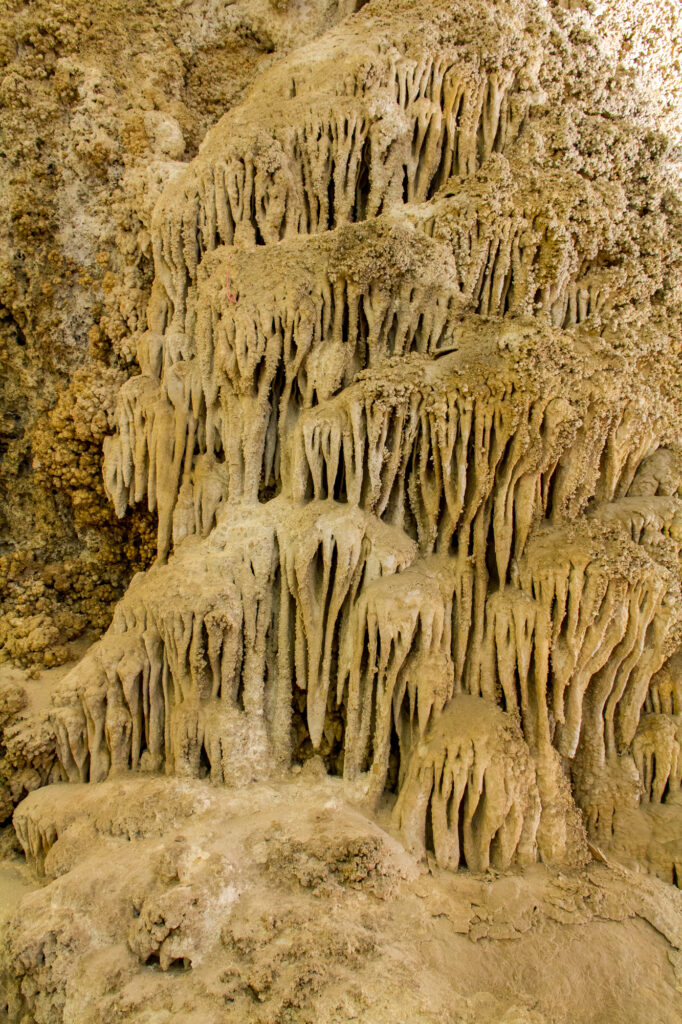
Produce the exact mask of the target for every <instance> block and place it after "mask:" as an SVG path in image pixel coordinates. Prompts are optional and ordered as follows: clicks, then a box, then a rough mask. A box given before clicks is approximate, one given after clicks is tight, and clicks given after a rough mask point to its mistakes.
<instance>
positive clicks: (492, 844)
mask: <svg viewBox="0 0 682 1024" xmlns="http://www.w3.org/2000/svg"><path fill="white" fill-rule="evenodd" d="M539 812H540V801H539V798H538V792H537V786H536V782H535V769H534V767H533V762H532V759H531V756H530V751H529V750H528V748H527V746H526V744H525V742H524V740H523V737H522V736H521V733H520V731H519V728H518V726H517V725H516V723H515V721H514V719H513V717H512V716H511V715H508V714H506V713H505V712H503V711H500V709H499V708H496V707H495V706H494V704H490V703H488V702H487V701H482V700H480V699H477V698H475V697H456V698H455V699H454V700H453V701H452V703H451V704H450V705H449V706H448V707H447V710H446V711H445V712H444V713H443V715H442V716H441V717H440V718H439V719H438V720H437V722H436V723H435V725H434V726H433V727H432V729H431V730H430V731H429V732H428V733H427V735H426V737H425V738H424V739H423V740H421V741H419V742H418V743H417V744H416V745H415V748H414V750H413V752H412V754H411V756H410V759H409V763H408V766H407V771H406V774H405V781H404V783H403V786H402V788H401V791H400V795H399V797H398V801H397V803H396V806H395V809H394V812H393V816H394V821H395V823H396V825H397V827H398V828H400V830H401V831H402V833H403V836H404V838H405V842H406V844H407V846H408V848H409V849H411V850H412V851H413V852H415V853H416V854H418V855H419V854H422V855H424V853H425V852H426V847H425V836H426V834H427V831H429V832H430V833H431V835H432V837H433V851H434V854H435V858H436V863H437V864H438V866H439V867H441V868H451V869H454V870H456V869H457V868H458V867H460V866H466V867H468V868H469V869H470V870H472V871H487V870H488V869H489V868H491V867H492V868H495V869H497V870H500V871H506V870H507V869H508V868H509V867H510V865H511V864H512V863H513V862H518V863H521V864H523V863H527V862H528V861H532V860H534V859H535V835H536V831H537V827H538V819H539Z"/></svg>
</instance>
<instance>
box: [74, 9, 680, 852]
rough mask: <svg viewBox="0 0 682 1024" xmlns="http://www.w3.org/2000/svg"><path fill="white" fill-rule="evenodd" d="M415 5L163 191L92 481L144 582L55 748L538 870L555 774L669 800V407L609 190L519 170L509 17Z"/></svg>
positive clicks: (561, 784)
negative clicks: (135, 540)
mask: <svg viewBox="0 0 682 1024" xmlns="http://www.w3.org/2000/svg"><path fill="white" fill-rule="evenodd" d="M483 7H485V5H482V8H483ZM444 10H445V8H444V6H443V7H442V8H441V5H439V4H435V5H433V11H432V12H431V13H430V14H429V17H430V18H431V20H430V21H429V20H428V18H427V19H426V23H425V24H426V27H424V25H423V24H422V21H423V19H421V15H422V14H423V11H420V12H419V13H420V19H421V20H420V24H419V32H417V31H416V28H417V25H416V23H413V22H411V21H410V18H414V17H416V15H415V14H414V12H413V13H412V14H410V9H409V5H408V7H407V8H406V9H405V10H403V9H402V7H401V11H400V17H401V19H402V20H401V21H400V26H401V28H400V31H398V29H397V28H396V25H397V22H396V23H395V24H394V22H393V21H392V20H391V19H390V18H389V19H386V18H379V17H377V18H374V16H373V15H372V13H371V12H372V5H371V4H370V5H369V6H368V7H367V8H364V9H363V11H362V12H361V13H360V14H358V15H356V16H355V17H354V18H352V19H350V20H349V21H347V22H345V23H344V24H342V25H341V26H340V27H339V28H337V29H336V30H334V31H333V32H332V33H331V34H330V35H329V36H328V37H327V41H326V43H325V46H324V47H323V48H322V50H321V51H320V52H317V51H315V53H312V52H310V51H307V50H303V51H301V52H299V53H298V54H296V55H294V56H293V57H292V58H290V59H289V60H288V61H285V62H283V63H282V64H281V65H279V66H278V67H277V68H275V69H273V70H272V71H270V72H268V73H267V74H266V75H264V76H262V77H261V79H260V82H259V85H258V87H257V88H255V89H254V91H253V92H252V94H251V95H250V97H248V98H247V99H246V101H245V102H244V103H243V104H242V105H241V106H240V107H238V108H236V109H235V110H233V111H231V112H230V113H229V114H228V115H226V116H225V118H223V120H222V121H221V122H219V124H218V125H217V126H216V127H215V128H214V129H213V130H212V131H211V132H210V133H209V135H208V137H207V139H206V141H205V143H204V145H203V146H202V148H201V151H200V153H199V155H198V156H197V158H196V159H195V160H194V161H193V162H192V164H190V165H189V167H188V169H187V171H186V173H185V174H184V175H182V176H181V177H180V178H179V179H178V180H177V181H176V182H175V183H173V184H172V185H171V186H170V187H169V188H168V189H167V190H166V192H165V193H164V195H163V197H162V200H161V202H160V204H159V206H158V208H157V210H156V213H155V218H154V237H153V242H154V254H155V270H156V279H155V284H154V289H153V295H152V301H151V304H150V309H149V317H148V319H149V330H148V331H147V332H146V333H145V334H143V335H142V336H141V337H140V338H139V341H138V359H139V364H140V368H141V373H140V375H139V376H137V377H134V378H133V379H131V380H129V381H128V382H127V383H126V384H125V385H124V387H123V388H122V389H121V392H120V396H119V401H118V406H117V411H116V429H115V432H114V433H113V435H112V436H111V437H110V438H108V439H107V442H106V448H105V463H104V477H105V483H106V488H107V491H108V493H109V495H110V497H111V499H112V501H113V502H114V504H115V507H116V509H117V511H118V513H119V514H120V515H122V514H123V513H124V512H125V509H126V508H127V507H128V506H129V505H131V504H133V503H136V502H141V501H145V502H146V503H147V504H148V506H149V508H150V509H151V510H156V512H157V513H158V524H159V526H158V564H157V565H156V566H155V567H154V568H153V569H151V570H150V571H149V572H148V573H146V574H145V575H144V576H142V577H137V578H136V579H135V580H134V581H133V583H132V585H131V587H130V589H129V592H128V593H127V594H126V596H125V597H124V599H123V600H122V601H121V603H120V605H119V607H118V609H117V611H116V614H115V618H114V622H113V624H112V626H111V628H110V630H109V632H108V633H107V635H106V636H105V637H104V638H103V639H102V640H101V641H100V642H99V643H98V644H97V645H95V647H94V648H93V649H92V650H91V652H90V653H89V654H88V656H87V657H86V659H85V660H84V661H83V662H82V663H81V664H80V665H79V666H78V667H77V669H76V670H75V671H74V672H73V673H72V674H71V676H70V677H69V678H68V679H67V680H66V682H65V684H64V687H63V689H62V692H61V693H60V695H59V697H58V699H57V705H56V707H55V710H54V720H55V726H56V730H57V736H58V748H59V758H60V762H61V765H62V767H63V771H64V773H65V775H66V776H67V777H68V778H69V779H73V780H88V779H90V780H93V781H99V780H102V779H104V778H105V777H106V776H107V775H108V774H110V773H111V772H116V771H121V770H127V769H143V770H158V769H164V770H166V771H168V772H178V773H185V774H190V775H194V776H196V775H201V774H207V773H210V776H211V778H212V779H213V780H215V781H220V782H228V783H234V784H236V783H241V782H245V781H249V780H250V779H254V778H263V777H268V776H270V775H273V774H276V773H277V772H281V771H284V770H286V769H288V768H289V766H290V765H291V763H292V759H293V760H296V759H300V758H301V757H303V756H307V755H308V754H310V753H312V752H314V751H319V752H320V753H321V754H322V755H323V757H324V758H325V760H326V763H327V766H328V768H329V769H330V770H333V771H338V772H342V773H343V775H344V777H345V778H346V779H347V781H348V785H349V788H350V789H351V791H353V792H363V793H364V794H365V795H367V796H369V797H371V798H372V799H373V800H375V801H378V800H380V799H381V798H382V795H383V794H385V793H387V792H389V793H391V794H393V793H397V803H396V807H395V810H394V821H395V822H396V825H397V827H399V828H401V829H402V830H403V832H404V834H405V836H406V841H407V842H408V844H409V845H410V846H411V847H412V848H413V849H415V850H417V851H423V850H424V848H425V844H426V843H427V838H428V842H429V843H430V844H431V845H432V847H433V850H434V853H435V856H436V859H437V861H438V863H439V864H441V865H443V866H447V867H453V868H456V867H457V866H458V865H459V864H467V865H468V866H469V867H471V868H473V869H476V870H484V869H486V868H487V867H488V866H489V865H491V864H492V865H494V866H498V867H501V868H506V867H508V866H509V864H510V863H512V861H514V860H515V859H517V860H528V859H532V858H534V857H536V856H538V855H540V856H542V857H545V858H547V859H553V858H561V857H562V856H565V855H566V850H567V848H568V845H569V837H568V834H567V833H568V825H567V820H568V817H567V816H570V814H571V813H573V812H574V811H575V808H574V807H573V804H572V799H573V798H572V796H571V791H570V784H571V783H572V784H573V786H574V795H575V797H576V799H577V800H578V801H579V803H580V805H581V806H582V807H583V808H584V809H585V810H586V813H587V814H588V819H589V817H590V815H591V814H592V815H593V816H594V815H596V816H598V814H599V808H597V810H596V811H595V800H596V801H597V804H599V800H600V799H601V798H599V797H597V796H595V794H598V793H601V792H605V793H606V792H607V790H608V792H609V793H611V792H612V791H613V787H611V788H610V789H609V787H608V786H602V788H601V789H600V788H599V786H596V785H594V784H593V781H594V779H595V778H597V777H598V778H600V779H604V778H607V777H608V778H611V776H612V775H613V773H614V772H615V773H616V775H617V772H618V771H620V769H621V768H622V766H623V765H624V764H626V763H627V765H628V766H630V768H631V769H632V772H631V775H632V777H633V778H635V777H636V779H637V780H638V782H637V783H636V785H638V786H639V787H640V790H639V796H638V799H641V800H644V801H652V802H658V803H661V802H665V800H666V798H667V795H668V794H669V793H671V792H673V790H674V791H678V790H679V788H680V779H681V773H682V768H681V766H680V742H681V741H680V739H679V727H678V723H677V718H676V716H677V715H679V713H680V707H681V706H682V705H681V702H680V696H679V692H678V690H679V686H678V679H679V674H676V672H675V665H676V662H675V659H674V652H675V650H676V648H677V646H678V644H679V639H680V626H681V625H682V616H681V613H680V609H681V608H682V604H681V603H680V594H679V589H680V548H681V546H682V502H681V501H680V483H681V482H682V463H681V462H680V458H679V455H678V451H677V448H676V444H675V434H674V429H672V428H671V425H672V424H674V423H675V422H676V418H679V413H680V410H679V408H678V405H679V399H678V398H677V397H676V391H675V388H674V387H670V386H667V385H666V384H664V382H663V376H664V371H663V370H661V372H659V373H658V374H657V373H656V372H654V371H653V370H652V368H651V366H650V365H649V366H648V368H647V369H648V372H647V373H646V374H642V373H640V372H639V371H638V363H637V359H636V358H635V357H634V356H633V354H632V351H631V349H630V348H628V346H627V345H625V344H624V343H623V344H621V343H620V342H619V339H618V338H617V337H615V338H614V336H613V332H611V333H609V331H608V330H606V328H605V325H606V324H608V322H609V317H610V316H611V315H614V316H615V313H614V310H616V309H620V308H621V307H623V306H624V305H627V303H625V302H624V300H623V293H624V291H625V292H627V288H628V287H629V285H628V281H629V279H630V278H629V275H630V274H631V271H630V270H629V269H628V268H627V267H624V266H622V265H616V264H615V263H613V261H609V260H608V259H607V258H606V257H605V255H604V252H605V251H606V249H607V248H608V245H609V244H610V243H611V242H612V237H611V236H612V234H613V231H614V228H613V224H614V218H615V219H616V220H617V218H618V216H620V215H621V214H622V209H621V210H620V212H619V208H618V202H617V201H616V200H617V199H618V196H620V199H619V200H618V201H619V202H620V203H621V206H622V205H623V203H624V200H623V198H622V195H621V194H620V193H619V192H618V191H617V190H616V189H615V188H613V189H611V191H610V192H609V189H608V182H606V183H603V182H602V183H597V182H594V181H591V180H590V179H589V178H587V177H585V176H580V175H578V174H577V173H575V172H574V171H573V170H572V169H571V168H570V167H568V166H567V167H566V168H565V169H562V168H561V167H556V166H555V167H554V168H553V169H552V170H551V171H550V170H548V171H547V174H546V175H545V176H544V177H543V176H542V175H541V174H540V173H539V172H537V173H536V171H535V170H529V163H528V147H529V146H531V144H532V145H535V144H536V143H537V137H538V131H539V129H538V131H536V134H535V135H533V134H532V131H531V127H532V124H533V116H534V111H535V110H536V108H537V109H540V108H541V106H542V103H543V99H544V97H543V90H542V85H541V78H542V76H541V66H542V45H541V39H542V36H541V35H538V34H537V24H536V25H535V28H534V29H532V30H531V27H530V25H531V22H530V21H529V22H528V23H527V24H523V23H520V24H519V25H518V26H517V32H516V35H515V37H514V39H513V41H512V42H510V37H509V36H508V35H504V34H500V33H498V35H497V36H496V37H495V38H496V40H497V41H496V43H495V45H497V46H498V48H499V52H495V53H494V54H492V55H490V54H488V56H487V57H486V59H483V58H482V57H481V56H480V54H479V55H478V56H477V55H476V48H475V46H474V47H472V46H471V45H468V44H466V45H465V44H463V43H461V41H459V42H458V41H457V39H456V38H454V37H452V36H449V35H448V34H447V33H444V32H443V31H442V23H443V18H444V17H445V14H444ZM358 19H365V20H364V21H363V22H362V31H361V32H358V31H357V30H356V27H354V26H357V24H358ZM439 26H440V28H439ZM533 130H535V129H533ZM528 133H530V134H528ZM533 140H535V141H533ZM524 147H525V148H524ZM614 197H616V198H614ZM586 211H589V213H588V214H586ZM619 315H620V316H621V319H623V318H626V316H627V315H629V314H627V311H626V313H623V312H622V311H621V313H619ZM668 372H669V373H670V374H672V373H673V372H677V371H676V370H675V368H673V367H670V368H669V370H668ZM677 394H679V390H678V392H677ZM671 657H672V661H669V660H668V659H670V658H671ZM301 733H302V734H303V736H304V742H303V743H301V740H300V736H301ZM609 773H611V774H609ZM632 773H634V775H633V774H632ZM614 777H615V776H614ZM589 780H592V782H590V781H589ZM616 789H617V786H616ZM609 799H611V797H608V798H607V797H605V798H604V801H605V803H604V808H603V813H607V805H608V801H609ZM599 806H601V805H599ZM595 820H596V819H595Z"/></svg>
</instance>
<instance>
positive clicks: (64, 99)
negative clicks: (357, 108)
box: [0, 0, 348, 666]
mask: <svg viewBox="0 0 682 1024" xmlns="http://www.w3.org/2000/svg"><path fill="white" fill-rule="evenodd" d="M347 9H348V3H347V0H341V6H339V3H337V2H336V0H329V3H323V2H319V3H311V4H305V5H299V4H297V3H296V4H294V5H290V4H289V3H283V4H271V3H270V2H269V0H238V2H233V3H224V4H223V3H214V2H212V0H186V2H185V0H181V2H176V0H158V2H157V0H154V2H148V0H133V2H129V0H107V2H106V3H102V4H95V3H89V2H85V3H84V2H82V0H37V2H35V3H33V2H32V3H30V4H26V3H23V2H22V0H7V2H6V3H4V4H3V17H2V23H1V24H0V293H1V294H0V363H1V366H0V460H1V461H0V611H1V612H2V621H1V622H0V653H2V652H4V653H5V655H6V656H7V655H9V657H10V658H11V659H12V660H14V661H18V662H21V663H22V664H25V665H42V664H44V665H46V666H51V665H55V664H59V663H62V662H64V661H65V660H67V659H68V657H69V647H68V644H69V641H71V640H73V639H74V638H76V637H79V636H80V635H82V634H83V632H84V631H85V630H88V629H96V630H100V631H101V630H102V629H105V628H106V626H107V625H108V624H109V621H110V619H111V609H112V606H113V603H114V602H115V601H116V600H117V599H118V597H120V595H121V592H122V590H123V589H124V587H125V585H126V584H127V583H128V581H129V579H130V576H131V575H132V573H133V572H134V571H135V570H136V569H138V568H142V567H144V566H146V565H148V564H149V563H150V561H151V560H152V558H153V555H154V541H153V534H154V529H155V526H154V519H153V516H150V515H149V514H148V513H147V512H146V511H145V510H142V509H137V510H135V511H133V512H132V513H131V514H130V515H128V516H126V517H125V519H124V520H123V521H122V522H119V521H118V520H117V518H116V515H115V513H114V512H113V510H112V508H111V506H110V505H109V504H108V502H107V500H106V498H105V495H104V491H103V488H102V473H101V459H102V440H103V438H104V437H105V436H106V435H107V434H108V433H109V432H110V430H111V425H112V422H113V415H114V403H115V396H116V392H117V390H118V388H119V387H120V385H121V383H122V382H123V381H124V380H125V379H126V378H127V377H128V376H130V375H131V374H132V373H135V372H137V367H136V340H137V336H138V335H139V334H140V333H141V332H142V331H143V330H144V329H145V326H146V315H145V309H146V306H147V301H148V299H149V291H150V287H151V283H152V279H153V267H152V245H151V233H150V231H151V213H152V209H153V207H154V204H155V202H156V200H157V198H158V196H159V194H160V192H161V190H162V189H163V187H164V185H165V184H167V182H168V181H169V180H171V179H172V178H173V177H174V176H176V175H177V174H178V173H180V172H181V171H182V170H183V167H184V165H185V164H186V163H187V161H188V160H190V159H191V157H192V156H194V154H195V153H196V151H197V148H198V146H199V143H200V142H201V140H202V138H203V136H204V134H205V132H206V130H207V128H208V127H209V126H210V125H211V124H212V123H213V122H214V121H215V120H216V118H218V117H219V116H220V115H221V114H223V113H224V111H225V110H227V109H229V108H230V107H231V106H233V105H234V104H235V103H237V102H238V101H239V99H240V97H241V96H242V94H243V92H244V89H245V88H246V87H247V86H248V84H249V83H250V82H251V80H252V78H253V76H254V75H255V74H256V73H257V72H258V71H259V70H261V69H262V68H264V67H267V66H268V64H270V63H271V62H272V61H273V60H275V59H276V56H277V55H278V54H281V53H283V52H286V51H287V50H289V49H291V47H293V46H296V45H297V44H300V43H301V42H304V41H305V40H307V39H310V38H311V37H313V36H315V35H316V34H318V33H319V32H321V31H322V30H323V29H324V28H325V27H326V26H328V25H329V24H331V23H333V21H334V20H335V19H336V18H338V17H339V15H340V14H343V13H346V11H347Z"/></svg>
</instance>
